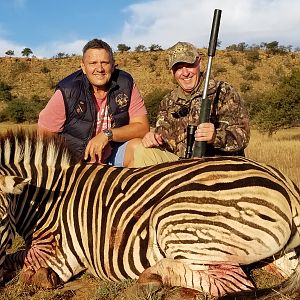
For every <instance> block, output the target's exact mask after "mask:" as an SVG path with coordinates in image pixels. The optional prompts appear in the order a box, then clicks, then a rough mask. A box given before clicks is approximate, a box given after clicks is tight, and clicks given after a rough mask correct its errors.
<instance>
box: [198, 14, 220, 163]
mask: <svg viewBox="0 0 300 300" xmlns="http://www.w3.org/2000/svg"><path fill="white" fill-rule="evenodd" d="M221 14H222V10H220V9H215V11H214V18H213V23H212V28H211V33H210V39H209V47H208V63H207V68H206V74H205V79H204V89H203V96H202V101H201V110H200V116H199V124H201V123H206V122H208V121H209V117H210V108H211V102H210V100H209V99H208V97H207V91H208V84H209V78H210V73H211V66H212V59H213V57H214V56H215V53H216V47H217V41H218V34H219V27H220V20H221ZM206 144H207V143H206V142H198V141H196V142H195V146H194V151H193V157H202V156H205V152H206Z"/></svg>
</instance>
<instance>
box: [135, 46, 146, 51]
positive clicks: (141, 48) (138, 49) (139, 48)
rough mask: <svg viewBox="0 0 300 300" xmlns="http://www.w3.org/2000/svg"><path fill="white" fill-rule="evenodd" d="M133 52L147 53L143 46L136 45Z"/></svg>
mask: <svg viewBox="0 0 300 300" xmlns="http://www.w3.org/2000/svg"><path fill="white" fill-rule="evenodd" d="M135 51H137V52H144V51H147V48H146V47H145V46H144V45H138V46H136V47H135Z"/></svg>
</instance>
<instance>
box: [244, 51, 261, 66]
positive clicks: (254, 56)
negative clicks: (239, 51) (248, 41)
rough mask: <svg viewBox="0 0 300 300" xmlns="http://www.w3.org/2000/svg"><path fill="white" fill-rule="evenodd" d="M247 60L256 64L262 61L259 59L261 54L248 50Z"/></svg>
mask: <svg viewBox="0 0 300 300" xmlns="http://www.w3.org/2000/svg"><path fill="white" fill-rule="evenodd" d="M246 58H247V59H248V60H249V61H250V62H252V63H255V62H257V61H259V60H260V58H259V52H258V51H257V50H248V51H247V52H246Z"/></svg>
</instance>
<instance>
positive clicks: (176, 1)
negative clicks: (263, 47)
mask: <svg viewBox="0 0 300 300" xmlns="http://www.w3.org/2000/svg"><path fill="white" fill-rule="evenodd" d="M215 8H219V9H222V18H221V27H220V32H219V39H220V40H221V42H222V44H221V48H222V47H223V48H224V47H226V46H228V45H231V44H233V43H239V42H246V43H248V44H249V45H251V44H253V43H256V44H260V42H271V41H274V40H276V41H278V42H279V43H280V44H281V45H285V46H288V45H292V46H293V47H300V34H299V28H300V17H299V11H300V1H299V0H148V1H141V0H110V1H104V0H85V1H77V0H60V1H58V0H0V56H4V55H5V52H6V51H7V50H14V52H15V56H20V55H21V54H20V53H21V51H22V50H23V49H24V48H25V47H29V48H30V49H31V50H32V51H33V54H34V55H36V56H38V57H52V56H55V55H56V54H57V53H59V52H65V53H67V54H72V53H75V54H81V49H82V47H83V46H84V44H85V43H86V42H87V41H88V40H90V39H92V38H95V37H97V38H102V39H104V40H105V41H107V42H108V43H110V44H111V46H112V47H113V49H114V50H116V49H117V45H118V44H119V43H125V44H126V45H128V46H130V47H131V48H132V49H134V48H135V47H136V46H137V45H139V44H142V45H144V46H146V47H149V46H150V45H152V44H159V45H161V46H162V47H163V48H164V49H166V48H168V47H170V46H172V45H173V44H175V43H176V42H177V41H179V40H181V41H189V42H192V43H194V44H195V45H196V46H198V47H203V46H207V44H208V39H209V33H210V27H211V21H212V16H213V11H214V9H215Z"/></svg>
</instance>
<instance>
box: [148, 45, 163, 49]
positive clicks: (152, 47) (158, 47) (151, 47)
mask: <svg viewBox="0 0 300 300" xmlns="http://www.w3.org/2000/svg"><path fill="white" fill-rule="evenodd" d="M149 50H150V51H160V50H162V47H161V46H160V45H157V44H152V45H151V46H150V47H149Z"/></svg>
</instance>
